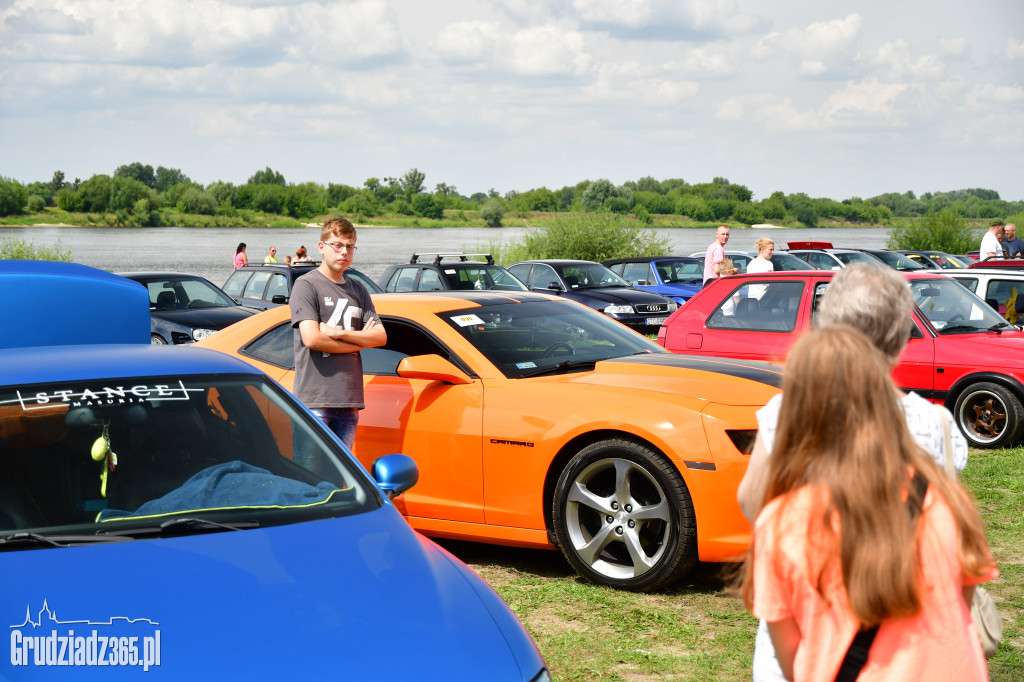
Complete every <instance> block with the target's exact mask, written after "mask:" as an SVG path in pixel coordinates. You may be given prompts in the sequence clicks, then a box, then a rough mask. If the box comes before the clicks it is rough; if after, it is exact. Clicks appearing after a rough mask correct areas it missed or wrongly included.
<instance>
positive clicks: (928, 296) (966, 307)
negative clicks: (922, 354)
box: [910, 278, 1006, 334]
mask: <svg viewBox="0 0 1024 682" xmlns="http://www.w3.org/2000/svg"><path fill="white" fill-rule="evenodd" d="M910 290H911V291H912V292H913V294H914V302H915V303H917V307H918V308H919V309H920V310H921V312H923V313H924V315H925V317H927V318H928V321H929V322H930V323H931V324H932V326H933V327H935V329H936V330H938V332H939V333H940V334H962V333H971V332H975V331H987V330H988V329H990V328H992V327H994V326H996V325H1000V324H1002V325H1005V324H1006V320H1004V319H1003V318H1002V317H1000V316H999V313H997V312H996V311H994V310H993V309H992V308H991V307H990V306H988V305H986V304H985V302H984V301H982V300H981V299H980V298H978V297H977V296H976V295H975V294H973V293H971V292H970V291H968V290H967V289H966V288H964V287H963V286H960V285H959V284H957V283H956V282H954V281H952V280H950V279H946V278H943V279H941V280H940V279H928V280H912V281H911V282H910Z"/></svg>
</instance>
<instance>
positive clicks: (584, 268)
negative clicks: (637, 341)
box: [508, 260, 679, 334]
mask: <svg viewBox="0 0 1024 682" xmlns="http://www.w3.org/2000/svg"><path fill="white" fill-rule="evenodd" d="M508 271H509V272H511V273H512V274H513V275H515V276H516V277H518V278H519V279H520V280H522V281H523V282H526V286H527V287H529V288H530V290H531V291H537V292H540V293H546V294H554V295H556V296H564V297H565V298H568V299H571V300H573V301H577V302H579V303H582V304H584V305H587V306H590V307H591V308H594V309H595V310H598V311H600V312H602V313H604V314H605V315H607V316H608V317H610V318H612V319H613V320H618V321H619V322H621V323H622V324H624V325H626V326H628V327H631V328H633V329H634V330H636V331H638V332H640V333H641V334H656V333H658V328H659V327H661V324H662V322H664V321H665V320H666V319H667V318H668V316H669V315H670V314H671V313H672V312H673V311H675V309H676V308H678V307H679V304H677V303H676V302H675V301H674V300H672V299H669V298H666V297H664V296H660V295H658V294H652V293H650V292H647V291H640V290H639V289H634V288H633V287H631V286H630V285H629V282H627V281H626V280H624V279H622V278H621V277H619V276H618V275H616V274H615V273H614V272H612V271H611V270H610V269H609V268H608V267H606V266H604V265H601V264H600V263H595V262H593V261H587V260H530V261H522V262H520V263H515V264H513V265H510V266H508Z"/></svg>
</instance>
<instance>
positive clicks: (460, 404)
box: [196, 292, 781, 590]
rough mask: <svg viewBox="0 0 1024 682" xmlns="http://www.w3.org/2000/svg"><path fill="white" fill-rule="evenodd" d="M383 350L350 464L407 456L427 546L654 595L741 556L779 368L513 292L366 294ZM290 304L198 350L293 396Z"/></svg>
mask: <svg viewBox="0 0 1024 682" xmlns="http://www.w3.org/2000/svg"><path fill="white" fill-rule="evenodd" d="M373 301H374V304H375V306H376V308H377V312H378V314H379V315H380V317H381V319H382V320H383V322H384V325H385V327H386V329H387V334H388V343H387V345H386V346H384V347H381V348H373V349H368V350H364V351H362V356H363V371H364V379H363V381H364V385H365V394H366V409H365V410H363V411H362V412H361V413H360V417H359V428H358V431H357V435H356V443H355V454H356V456H357V457H358V459H359V460H360V461H361V462H362V463H363V464H364V465H365V466H367V467H369V466H370V465H371V463H372V462H373V461H374V460H376V459H377V458H378V457H381V456H382V455H386V454H390V453H395V452H402V453H405V454H407V455H410V456H412V457H413V458H414V459H415V460H416V462H417V463H418V465H419V469H420V480H419V483H418V484H417V485H416V486H415V487H414V488H413V489H412V490H410V491H408V492H406V493H405V494H404V495H402V496H401V497H400V498H398V499H397V500H396V504H397V505H398V507H399V509H400V510H401V511H402V513H404V514H405V515H406V517H407V518H408V520H409V523H410V524H412V526H413V527H414V528H416V529H417V530H419V531H421V532H423V533H424V534H426V535H429V536H434V537H444V538H459V539H463V540H475V541H481V542H492V543H497V544H503V545H516V546H525V547H546V548H554V547H558V548H560V549H561V550H562V552H563V553H564V554H565V556H566V558H567V559H568V560H569V562H570V563H571V564H572V565H573V567H574V568H575V569H576V570H577V571H579V573H580V574H582V575H583V576H585V577H586V578H588V579H590V580H592V581H594V582H597V583H602V584H606V585H610V586H613V587H620V588H625V589H633V590H651V589H656V588H658V587H661V586H664V585H666V584H668V583H669V582H670V581H672V580H673V579H676V578H678V577H680V576H682V575H683V574H684V573H685V572H686V571H687V570H688V569H689V568H690V567H691V566H693V565H694V563H695V562H696V561H697V560H698V559H699V560H701V561H724V560H730V559H734V558H736V557H737V556H738V555H739V554H741V553H742V551H743V550H744V549H745V548H746V547H747V544H748V542H749V539H750V525H749V524H748V522H747V521H746V519H745V518H744V517H743V515H742V513H741V512H740V508H739V505H738V504H737V502H736V487H737V486H738V485H739V482H740V479H741V478H742V476H743V472H744V471H745V469H746V466H747V459H748V457H747V455H746V454H745V452H747V451H749V445H750V444H751V443H752V441H753V436H754V434H755V432H756V431H755V430H756V428H757V426H756V420H755V417H754V412H755V410H756V409H757V408H759V407H760V406H762V405H764V404H765V402H767V401H768V399H769V398H771V397H772V396H773V395H774V394H775V393H776V392H777V391H778V387H779V385H780V382H781V370H780V368H778V367H776V366H774V365H770V364H766V363H761V362H750V361H742V360H727V359H717V358H707V357H686V356H680V355H674V354H671V353H668V352H667V351H665V349H663V348H662V347H660V346H658V345H657V344H656V343H654V342H653V341H651V340H649V339H647V338H646V337H644V336H641V335H640V334H637V333H635V332H633V331H631V330H630V329H628V328H626V327H624V326H622V325H621V324H619V323H617V322H615V321H613V320H611V319H609V318H608V317H606V316H605V315H602V314H600V313H598V312H596V311H594V310H592V309H590V308H587V307H585V306H582V305H579V304H576V303H573V302H571V301H566V300H560V299H555V298H552V297H548V296H544V295H540V294H531V293H519V292H437V293H429V292H419V293H415V294H379V295H374V297H373ZM292 335H293V329H292V326H291V321H290V318H289V309H288V307H287V306H282V307H280V308H276V309H273V310H268V311H266V312H264V313H261V314H259V315H256V316H253V317H251V318H249V319H247V320H243V321H241V322H239V323H237V324H234V325H232V326H230V327H228V328H227V329H225V330H223V331H220V332H218V333H217V334H215V335H213V336H211V337H209V338H207V339H205V340H203V341H202V342H201V343H199V344H196V345H199V346H206V347H208V348H214V349H217V350H221V351H224V352H226V353H229V354H232V355H236V356H238V357H241V358H242V359H244V360H246V361H248V362H249V363H251V364H253V365H255V366H256V367H258V368H260V369H261V370H263V371H264V372H266V373H267V374H268V375H270V376H271V377H273V378H275V379H277V380H278V381H280V382H281V383H282V384H283V385H284V386H285V387H286V388H290V387H291V386H292V379H293V374H294V370H293V368H294V357H293V350H292V348H293V346H292V339H293V336H292Z"/></svg>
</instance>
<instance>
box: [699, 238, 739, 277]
mask: <svg viewBox="0 0 1024 682" xmlns="http://www.w3.org/2000/svg"><path fill="white" fill-rule="evenodd" d="M728 241H729V227H728V226H727V225H719V226H718V231H717V232H715V241H713V242H711V246H709V247H708V252H707V254H705V256H704V286H707V285H708V282H710V281H712V280H716V279H718V278H719V277H721V276H722V275H729V274H732V273H731V272H723V271H722V268H721V267H720V266H721V265H722V261H723V260H724V259H725V244H726V242H728Z"/></svg>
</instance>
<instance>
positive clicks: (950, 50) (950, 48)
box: [939, 36, 967, 56]
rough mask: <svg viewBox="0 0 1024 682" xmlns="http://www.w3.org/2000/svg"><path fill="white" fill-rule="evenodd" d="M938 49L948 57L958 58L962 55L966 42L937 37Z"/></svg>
mask: <svg viewBox="0 0 1024 682" xmlns="http://www.w3.org/2000/svg"><path fill="white" fill-rule="evenodd" d="M939 47H940V48H942V51H943V52H945V53H946V54H948V55H954V56H959V55H961V54H963V53H964V50H965V49H966V47H967V40H966V39H964V38H947V37H945V36H940V37H939Z"/></svg>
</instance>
